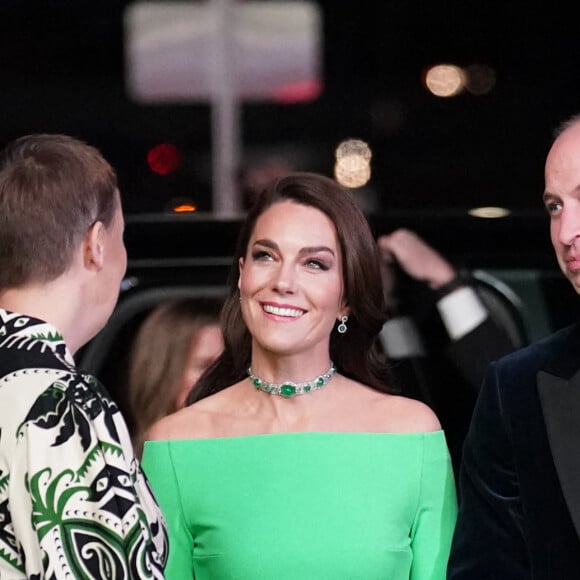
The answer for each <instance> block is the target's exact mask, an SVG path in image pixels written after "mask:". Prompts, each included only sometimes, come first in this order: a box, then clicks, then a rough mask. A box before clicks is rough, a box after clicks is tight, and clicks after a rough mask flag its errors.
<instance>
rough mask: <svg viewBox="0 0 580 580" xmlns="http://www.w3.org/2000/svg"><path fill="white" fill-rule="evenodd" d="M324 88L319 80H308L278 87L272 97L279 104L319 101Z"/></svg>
mask: <svg viewBox="0 0 580 580" xmlns="http://www.w3.org/2000/svg"><path fill="white" fill-rule="evenodd" d="M323 88H324V87H323V84H322V83H321V82H320V81H319V80H318V79H306V80H303V81H295V82H291V83H286V84H285V85H281V86H279V87H277V88H276V89H274V90H273V91H272V97H273V99H274V100H275V101H276V102H278V103H281V104H283V105H292V104H294V103H303V102H305V101H313V100H314V99H317V98H318V97H319V96H320V95H321V94H322V90H323Z"/></svg>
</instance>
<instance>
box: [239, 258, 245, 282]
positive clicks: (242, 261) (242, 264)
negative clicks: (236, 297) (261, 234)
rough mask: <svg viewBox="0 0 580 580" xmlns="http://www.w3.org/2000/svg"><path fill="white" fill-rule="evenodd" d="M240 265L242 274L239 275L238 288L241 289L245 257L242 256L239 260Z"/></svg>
mask: <svg viewBox="0 0 580 580" xmlns="http://www.w3.org/2000/svg"><path fill="white" fill-rule="evenodd" d="M238 266H239V269H240V275H239V276H238V290H239V289H240V285H241V274H242V271H243V269H244V258H240V259H239V260H238Z"/></svg>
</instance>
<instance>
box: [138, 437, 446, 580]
mask: <svg viewBox="0 0 580 580" xmlns="http://www.w3.org/2000/svg"><path fill="white" fill-rule="evenodd" d="M143 468H144V470H145V473H146V474H147V476H148V478H149V481H150V483H151V485H152V487H153V491H154V492H155V495H156V496H157V499H158V501H159V503H160V505H161V508H162V510H163V512H164V513H165V517H166V519H167V523H168V527H169V563H168V566H167V568H166V577H167V578H168V579H169V580H172V579H175V580H188V579H189V578H196V580H234V579H235V580H347V579H348V580H359V579H360V580H379V579H380V580H403V579H408V578H410V579H412V580H427V579H429V580H435V579H438V580H439V579H440V580H443V579H444V578H445V571H446V566H447V558H448V555H449V548H450V543H451V536H452V533H453V528H454V526H455V518H456V511H457V504H456V496H455V485H454V479H453V473H452V470H451V464H450V460H449V454H448V450H447V446H446V442H445V436H444V434H443V432H442V431H436V432H431V433H411V434H385V433H324V432H307V433H281V434H266V435H253V436H245V437H226V438H216V439H188V440H172V441H153V442H148V443H146V445H145V451H144V456H143Z"/></svg>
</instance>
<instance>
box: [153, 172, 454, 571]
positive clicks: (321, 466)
mask: <svg viewBox="0 0 580 580" xmlns="http://www.w3.org/2000/svg"><path fill="white" fill-rule="evenodd" d="M223 312H224V314H223V328H224V337H225V349H224V352H223V353H222V355H221V356H220V357H219V358H218V360H217V361H216V363H215V364H214V365H213V366H212V367H210V369H208V371H207V372H206V373H205V374H204V375H203V376H202V377H201V379H200V380H199V382H198V384H197V387H196V389H195V390H194V391H193V393H192V404H191V405H190V406H188V407H186V408H185V409H183V410H181V411H178V412H177V413H174V414H173V415H170V416H168V417H165V418H164V419H161V420H160V421H159V422H158V423H157V424H156V425H154V426H153V427H152V429H151V430H150V432H149V438H150V439H151V440H150V441H146V443H145V447H144V453H143V465H144V468H145V470H146V472H147V474H148V476H149V477H150V480H151V484H152V486H153V488H154V490H155V492H156V494H157V496H158V498H159V500H160V503H161V505H162V507H163V510H164V513H165V515H166V518H167V521H168V526H169V535H170V543H171V552H170V555H169V563H168V566H167V569H166V573H167V577H168V578H175V579H179V580H184V579H188V578H196V579H197V580H222V579H224V578H230V577H234V576H235V577H236V578H238V579H240V580H241V579H248V580H250V579H251V580H272V579H273V578H276V579H277V580H284V579H288V580H297V579H300V580H330V579H332V580H338V579H345V580H346V579H352V578H365V579H370V578H389V579H390V580H403V579H405V580H408V579H409V578H413V579H414V580H427V579H429V580H443V579H444V578H445V571H446V566H447V558H448V550H449V542H450V538H451V535H452V532H453V528H454V524H455V510H456V499H455V484H454V478H453V472H452V468H451V461H450V457H449V452H448V449H447V445H446V441H445V437H444V434H443V432H442V431H441V428H440V424H439V421H438V420H437V417H436V416H435V414H434V413H433V411H432V410H431V409H430V408H429V407H428V406H427V405H425V404H424V403H421V402H419V401H415V400H413V399H411V398H408V397H400V396H397V395H396V394H393V392H392V389H391V386H390V384H389V377H388V372H387V368H386V366H385V363H384V359H383V358H381V357H379V353H378V351H377V349H376V346H377V342H376V341H377V335H378V333H379V332H380V330H381V328H382V326H383V323H384V321H385V302H384V295H383V289H382V281H381V272H380V260H379V252H378V248H377V244H376V241H375V239H374V238H373V236H372V233H371V230H370V228H369V225H368V223H367V221H366V219H365V217H364V215H363V213H362V212H361V211H360V209H359V208H358V206H357V205H356V203H355V202H354V200H353V198H352V197H351V196H350V195H349V194H348V193H347V192H346V191H345V190H343V189H342V187H340V186H339V185H338V184H337V183H336V182H335V181H333V180H332V179H329V178H327V177H323V176H321V175H317V174H312V173H292V174H289V175H288V176H286V177H282V178H280V179H277V180H274V181H273V182H271V183H270V184H269V185H268V187H267V188H266V189H265V190H264V191H263V192H262V194H261V196H260V197H259V198H258V200H257V202H256V203H255V204H254V205H253V206H252V209H251V210H250V211H249V212H248V214H247V216H246V220H245V222H244V224H243V225H242V228H241V230H240V236H239V239H238V247H237V250H236V252H235V254H234V260H233V265H232V270H231V273H230V280H229V293H228V297H227V299H226V303H225V306H224V311H223Z"/></svg>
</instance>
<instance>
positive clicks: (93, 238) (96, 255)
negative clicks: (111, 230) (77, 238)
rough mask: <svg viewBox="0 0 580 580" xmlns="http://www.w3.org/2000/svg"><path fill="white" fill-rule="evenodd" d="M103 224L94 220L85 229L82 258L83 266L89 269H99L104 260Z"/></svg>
mask: <svg viewBox="0 0 580 580" xmlns="http://www.w3.org/2000/svg"><path fill="white" fill-rule="evenodd" d="M104 230H105V226H104V225H103V222H101V221H96V222H95V223H94V224H93V225H92V226H91V227H90V228H89V229H88V231H87V234H86V236H85V239H84V242H83V260H84V266H85V268H88V269H89V270H96V271H98V270H101V268H102V267H103V263H104V261H105V252H104V245H103V236H104V233H105V232H104Z"/></svg>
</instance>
